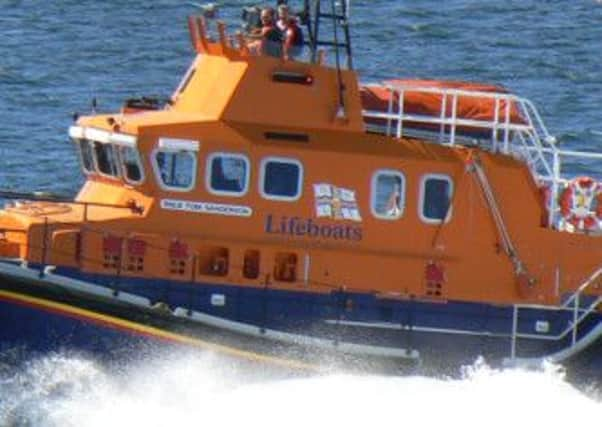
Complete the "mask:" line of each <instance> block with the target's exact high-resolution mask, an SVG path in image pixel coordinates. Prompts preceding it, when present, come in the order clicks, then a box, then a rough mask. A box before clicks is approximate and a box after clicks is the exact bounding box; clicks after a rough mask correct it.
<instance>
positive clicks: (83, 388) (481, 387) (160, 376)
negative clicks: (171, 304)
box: [0, 355, 602, 427]
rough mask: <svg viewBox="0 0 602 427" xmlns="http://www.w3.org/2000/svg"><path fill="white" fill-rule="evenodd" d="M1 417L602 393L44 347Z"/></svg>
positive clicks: (513, 373) (555, 420) (448, 402)
mask: <svg viewBox="0 0 602 427" xmlns="http://www.w3.org/2000/svg"><path fill="white" fill-rule="evenodd" d="M1 381H2V382H1V387H2V392H1V393H2V394H1V400H0V402H1V403H0V425H36V426H37V425H39V426H90V427H91V426H107V425H110V426H112V427H118V426H132V425H144V426H168V425H184V424H186V425H188V424H190V423H194V424H195V425H199V424H204V425H208V426H212V427H214V426H232V425H242V424H244V425H261V426H262V427H269V426H282V425H283V424H286V425H287V426H304V427H305V426H307V425H313V424H316V423H319V424H320V425H326V424H332V425H343V424H344V425H348V426H366V425H379V424H383V425H385V424H386V425H388V424H391V423H393V424H394V425H402V424H412V425H435V424H441V423H445V424H451V425H460V424H462V425H463V426H482V425H483V424H487V425H489V426H498V425H499V426H506V425H508V424H510V423H514V424H516V423H519V424H520V425H528V424H529V423H532V425H547V426H560V425H566V424H567V423H587V422H589V420H590V417H591V415H592V414H598V413H602V412H601V411H602V402H601V401H597V400H596V399H595V398H592V396H593V395H594V392H593V391H592V390H590V392H591V394H590V392H588V394H587V395H586V394H584V393H583V392H581V391H579V390H578V389H577V388H575V387H574V386H573V385H571V384H569V383H568V382H566V381H565V379H564V377H563V374H562V372H560V371H559V370H558V369H556V368H555V367H550V366H547V367H546V366H544V367H543V368H542V369H540V370H535V371H533V370H531V371H527V370H521V369H499V370H498V369H492V368H490V367H488V366H487V365H486V364H484V363H483V362H477V363H475V365H473V366H470V367H467V368H466V369H465V371H464V376H463V377H462V378H456V379H439V378H429V377H424V376H407V377H387V376H368V375H351V374H345V373H339V374H329V375H326V376H316V377H309V378H295V379H285V380H275V379H269V378H266V379H262V378H261V376H259V377H258V376H255V375H253V373H252V372H251V373H249V372H245V371H244V370H241V368H240V367H239V366H237V365H236V364H232V362H231V361H226V360H222V359H221V358H219V357H217V356H203V357H198V356H191V355H184V356H182V355H179V356H170V357H159V358H155V359H150V360H146V361H142V360H138V361H137V363H136V364H128V365H121V366H118V367H115V366H112V367H107V366H105V365H101V364H98V363H96V362H95V361H93V360H91V359H88V358H85V357H82V356H69V355H51V356H47V357H44V358H41V359H38V360H36V361H34V362H31V363H29V364H27V365H25V366H24V367H23V368H22V369H21V370H20V371H18V372H16V373H14V372H13V373H12V374H11V375H9V376H6V377H3V378H2V380H1Z"/></svg>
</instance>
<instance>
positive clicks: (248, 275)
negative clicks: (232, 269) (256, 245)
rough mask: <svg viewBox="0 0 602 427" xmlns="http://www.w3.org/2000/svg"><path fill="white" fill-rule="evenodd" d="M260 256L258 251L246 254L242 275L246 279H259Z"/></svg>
mask: <svg viewBox="0 0 602 427" xmlns="http://www.w3.org/2000/svg"><path fill="white" fill-rule="evenodd" d="M259 262H260V254H259V251H258V250H256V249H249V250H248V251H246V252H245V260H244V263H243V269H242V273H243V276H244V277H245V279H257V278H258V277H259Z"/></svg>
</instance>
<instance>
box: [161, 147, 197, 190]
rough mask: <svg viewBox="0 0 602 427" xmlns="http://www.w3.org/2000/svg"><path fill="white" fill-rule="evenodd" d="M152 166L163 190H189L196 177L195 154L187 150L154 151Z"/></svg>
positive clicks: (192, 186)
mask: <svg viewBox="0 0 602 427" xmlns="http://www.w3.org/2000/svg"><path fill="white" fill-rule="evenodd" d="M153 166H154V168H155V173H156V174H157V179H158V181H159V185H160V186H161V187H162V188H163V189H165V190H172V191H190V190H192V189H193V188H194V184H195V178H196V156H195V155H194V154H193V153H191V152H189V151H169V150H159V151H155V153H154V156H153Z"/></svg>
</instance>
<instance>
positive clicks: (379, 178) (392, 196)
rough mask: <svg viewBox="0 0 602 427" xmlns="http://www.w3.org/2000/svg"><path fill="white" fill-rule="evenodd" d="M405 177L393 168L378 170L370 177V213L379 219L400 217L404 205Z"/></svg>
mask: <svg viewBox="0 0 602 427" xmlns="http://www.w3.org/2000/svg"><path fill="white" fill-rule="evenodd" d="M405 191H406V190H405V177H404V176H403V174H402V173H401V172H397V171H394V170H379V171H377V172H376V173H375V174H374V176H373V177H372V202H371V207H372V214H373V215H374V216H375V217H377V218H380V219H389V220H394V219H398V218H401V216H402V215H403V209H404V206H405Z"/></svg>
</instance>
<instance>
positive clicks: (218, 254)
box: [198, 247, 230, 276]
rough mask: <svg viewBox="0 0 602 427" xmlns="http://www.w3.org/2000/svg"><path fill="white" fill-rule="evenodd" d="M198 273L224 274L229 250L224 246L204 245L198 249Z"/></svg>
mask: <svg viewBox="0 0 602 427" xmlns="http://www.w3.org/2000/svg"><path fill="white" fill-rule="evenodd" d="M198 261H199V273H200V274H203V275H205V276H226V275H227V274H228V267H229V264H230V251H229V250H228V248H224V247H204V248H201V249H200V250H199V255H198Z"/></svg>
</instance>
